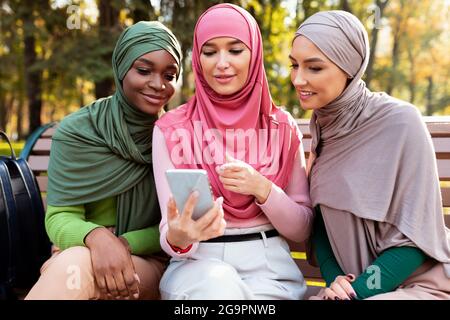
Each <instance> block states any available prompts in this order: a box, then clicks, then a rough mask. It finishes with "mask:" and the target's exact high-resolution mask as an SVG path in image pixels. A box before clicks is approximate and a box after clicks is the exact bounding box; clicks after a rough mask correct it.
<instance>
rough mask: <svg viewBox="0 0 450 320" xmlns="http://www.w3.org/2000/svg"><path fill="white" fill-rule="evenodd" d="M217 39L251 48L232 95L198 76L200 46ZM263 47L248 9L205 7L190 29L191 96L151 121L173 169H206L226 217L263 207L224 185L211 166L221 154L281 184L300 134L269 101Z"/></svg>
mask: <svg viewBox="0 0 450 320" xmlns="http://www.w3.org/2000/svg"><path fill="white" fill-rule="evenodd" d="M217 37H232V38H235V39H238V40H240V41H242V42H243V43H244V44H245V45H246V46H247V47H248V48H249V49H250V51H251V61H250V67H249V73H248V78H247V81H246V83H245V85H244V87H243V88H242V89H241V90H239V91H238V92H236V93H234V94H232V95H227V96H222V95H220V94H218V93H216V92H215V91H214V90H213V89H211V88H210V87H209V85H208V84H207V82H206V81H205V79H204V77H203V74H202V67H201V65H200V54H201V48H202V46H203V45H204V44H205V43H206V42H207V41H209V40H210V39H213V38H217ZM262 46H263V44H262V39H261V32H260V31H259V27H258V25H257V23H256V21H255V19H254V18H253V17H252V16H251V15H250V14H249V13H248V12H247V11H245V10H244V9H242V8H240V7H238V6H235V5H231V4H219V5H216V6H213V7H211V8H209V9H208V10H207V11H205V12H204V13H203V14H202V16H200V18H199V19H198V21H197V25H196V27H195V32H194V44H193V49H192V68H193V70H194V74H195V85H196V91H195V95H194V96H193V97H192V98H191V99H190V100H189V101H188V102H187V103H186V104H184V105H182V106H180V107H178V108H177V109H175V110H172V111H170V112H168V113H166V114H165V115H164V116H163V117H162V118H161V119H160V120H158V121H157V122H156V125H157V126H158V127H159V128H160V129H161V131H162V132H163V134H164V137H165V139H166V144H167V147H168V151H169V154H170V157H171V160H172V162H173V163H174V166H175V167H176V168H184V169H187V168H192V169H205V170H206V171H207V172H208V176H209V180H210V182H211V187H212V191H213V194H214V195H215V196H216V197H219V196H222V197H223V198H224V202H223V208H224V211H225V219H227V221H240V220H241V219H250V218H255V217H257V216H258V215H260V214H262V211H261V209H260V208H259V207H258V206H257V205H256V203H255V199H254V197H253V196H247V195H242V194H238V193H235V192H231V191H228V190H225V189H224V188H223V185H222V183H221V182H220V180H219V177H218V174H217V173H216V171H215V168H216V166H218V165H221V164H223V163H224V162H225V152H226V153H228V154H229V155H231V156H232V157H234V158H237V159H239V160H242V161H245V162H247V163H249V164H250V165H252V167H254V168H255V169H256V170H258V171H259V172H260V173H262V174H263V175H264V176H266V177H267V178H268V179H270V180H271V181H272V182H274V183H275V184H276V185H278V186H279V187H281V188H284V187H286V185H287V183H288V180H289V173H290V172H291V169H292V166H293V162H294V158H295V154H296V152H297V150H298V147H299V144H300V139H301V133H300V131H299V130H298V128H297V125H296V123H295V120H294V119H293V118H292V116H290V115H289V114H288V113H287V112H284V111H282V110H281V109H280V108H278V107H277V106H275V105H274V103H273V102H272V98H271V96H270V92H269V88H268V84H267V78H266V73H265V70H264V64H263V48H262ZM245 132H247V133H251V132H254V133H256V134H255V135H251V134H248V135H246V134H243V133H245ZM230 133H231V134H230ZM229 134H230V135H229ZM252 159H253V160H252Z"/></svg>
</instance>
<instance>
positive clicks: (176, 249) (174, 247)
mask: <svg viewBox="0 0 450 320" xmlns="http://www.w3.org/2000/svg"><path fill="white" fill-rule="evenodd" d="M166 241H167V243H168V244H169V246H170V247H171V248H172V250H173V251H174V252H176V253H178V254H181V253H186V252H188V251H189V250H191V248H192V243H191V244H189V245H187V246H182V247H179V246H177V245H175V244H172V243H171V242H170V241H169V239H168V238H167V237H166Z"/></svg>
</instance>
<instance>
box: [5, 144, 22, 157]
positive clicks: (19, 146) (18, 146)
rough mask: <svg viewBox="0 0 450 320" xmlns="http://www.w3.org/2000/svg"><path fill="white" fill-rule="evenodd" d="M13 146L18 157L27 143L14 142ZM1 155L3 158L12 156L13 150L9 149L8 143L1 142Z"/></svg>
mask: <svg viewBox="0 0 450 320" xmlns="http://www.w3.org/2000/svg"><path fill="white" fill-rule="evenodd" d="M11 145H12V147H13V149H14V152H15V153H16V157H18V156H19V154H20V152H21V151H22V149H23V147H24V145H25V141H20V142H12V143H11ZM0 155H1V156H9V155H11V149H10V148H9V144H7V143H6V142H0Z"/></svg>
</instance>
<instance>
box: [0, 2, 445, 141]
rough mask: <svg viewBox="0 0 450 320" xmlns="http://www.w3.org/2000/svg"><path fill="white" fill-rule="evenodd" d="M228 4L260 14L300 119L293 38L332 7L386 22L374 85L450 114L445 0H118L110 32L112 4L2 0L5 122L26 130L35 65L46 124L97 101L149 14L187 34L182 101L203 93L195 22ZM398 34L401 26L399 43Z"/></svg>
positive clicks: (282, 97) (274, 77)
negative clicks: (196, 78) (195, 72)
mask: <svg viewBox="0 0 450 320" xmlns="http://www.w3.org/2000/svg"><path fill="white" fill-rule="evenodd" d="M219 2H233V3H236V4H238V5H241V6H243V7H244V8H246V9H247V10H248V11H249V12H250V13H251V14H252V15H253V16H254V17H255V19H256V20H257V22H258V24H259V27H260V29H261V33H262V36H263V41H264V63H265V67H266V72H267V77H268V81H269V86H270V90H271V94H272V97H273V99H274V101H275V103H276V104H278V105H282V106H285V107H286V109H287V110H289V111H290V112H292V113H293V114H294V116H296V117H302V116H304V117H308V116H309V115H310V113H304V111H303V110H302V109H301V108H300V107H299V102H298V99H297V96H296V94H295V90H294V89H293V86H292V84H291V82H290V66H289V64H290V63H289V59H288V55H289V51H290V47H291V42H292V38H293V36H294V33H295V31H296V29H297V27H298V26H299V25H300V24H301V22H303V21H304V20H305V19H306V18H307V17H309V16H310V15H312V14H314V13H315V12H318V11H320V10H330V9H345V10H350V11H351V12H352V13H354V14H355V15H356V16H357V17H358V18H359V19H360V20H361V21H362V22H363V24H364V25H365V26H366V28H367V31H368V33H369V36H370V38H371V40H372V35H373V34H374V31H375V29H374V28H375V27H378V28H379V29H378V43H377V48H376V55H375V59H374V64H373V77H372V81H371V82H370V88H371V89H372V90H377V91H385V90H387V89H388V87H389V86H392V92H391V93H392V95H394V96H396V97H399V98H401V99H405V100H408V101H411V102H413V103H414V104H416V105H417V106H418V107H419V108H420V109H421V110H422V111H423V112H431V113H435V114H448V113H450V111H449V110H450V102H449V100H450V92H449V86H448V78H449V76H450V58H449V57H448V51H449V48H450V41H449V40H448V32H449V30H448V23H447V25H446V24H445V22H446V21H447V22H448V17H449V7H450V6H449V4H448V3H447V2H445V1H439V0H423V1H419V0H413V1H406V0H358V1H356V0H347V1H345V0H302V1H301V0H298V1H293V0H281V1H276V0H233V1H207V0H152V1H146V0H126V1H124V0H114V1H113V2H110V4H111V6H112V8H114V9H115V10H118V11H119V15H118V16H119V18H118V20H117V19H116V20H113V21H110V23H112V24H114V25H116V27H113V28H108V29H105V28H100V23H99V18H98V16H99V13H102V12H98V10H105V7H104V4H105V1H103V0H97V1H96V2H94V4H96V6H95V5H94V7H90V6H89V3H92V2H88V1H84V0H76V1H56V0H38V1H31V0H27V1H19V0H0V127H2V128H5V127H6V128H8V130H9V131H10V132H9V134H10V135H11V134H12V133H13V132H16V131H18V127H19V125H20V123H19V122H20V121H22V122H23V123H22V124H21V126H26V125H27V123H26V121H25V120H24V119H23V118H25V117H24V114H25V113H24V112H26V111H27V109H26V108H25V107H26V105H27V95H26V92H27V88H26V81H25V71H30V70H34V71H38V72H39V73H40V74H41V75H42V84H41V86H42V100H43V111H42V114H41V118H42V122H49V121H51V120H58V119H61V118H62V117H63V116H64V115H65V114H67V113H69V112H71V111H73V110H75V109H76V108H78V107H80V106H82V105H84V104H86V103H89V102H90V101H92V100H93V99H94V97H93V92H94V86H95V83H98V82H100V81H103V80H105V79H106V80H107V79H112V70H111V64H110V56H111V53H112V51H113V48H114V45H115V42H116V39H117V37H118V36H119V34H120V32H121V30H122V29H123V28H124V27H126V26H127V25H130V24H132V23H133V22H136V21H138V20H142V19H144V20H145V19H158V20H160V21H162V22H163V23H165V24H166V25H167V26H168V27H170V28H171V29H172V30H173V31H174V33H175V34H176V36H177V37H178V39H179V40H180V42H181V45H182V49H183V53H184V60H183V69H184V73H183V78H182V87H181V89H180V90H179V92H180V95H179V96H178V98H177V99H175V101H176V102H175V103H177V104H180V103H183V102H185V101H186V100H187V98H188V97H189V96H190V95H192V93H193V92H194V84H193V77H192V70H191V60H190V50H191V48H192V38H193V31H194V26H195V23H196V20H197V18H198V17H199V16H200V14H201V13H202V12H203V11H204V10H206V9H207V8H208V7H210V6H212V5H214V4H216V3H219ZM374 3H378V4H380V3H385V4H386V6H385V9H384V11H383V16H382V17H381V21H378V22H379V25H378V26H375V25H374V22H376V21H375V19H376V18H377V16H376V14H377V11H376V10H377V9H376V7H374V5H373V4H374ZM69 4H74V5H77V6H78V8H79V9H80V10H79V11H78V12H77V15H78V16H77V17H78V18H79V21H80V28H79V29H69V28H68V27H67V21H68V18H69V17H70V15H71V13H70V12H68V11H67V10H68V6H69ZM100 4H103V5H102V6H101V5H100ZM96 10H97V11H96ZM30 16H31V17H32V19H31V20H32V21H34V24H31V25H30V24H27V25H25V24H24V21H25V19H24V17H30ZM103 16H104V17H105V12H103ZM106 18H108V15H107V14H106ZM111 19H113V18H112V16H111V17H110V20H111ZM396 30H398V31H399V32H398V37H397V38H396V40H395V39H394V34H395V32H396ZM30 34H32V35H34V37H35V40H36V42H35V51H36V53H37V61H36V62H35V63H34V64H32V65H27V64H25V62H24V61H25V59H24V58H25V55H24V39H25V36H26V35H30ZM446 35H447V36H446ZM394 40H395V41H397V44H398V48H399V49H398V50H397V53H394V52H393V50H392V46H393V43H394ZM372 50H373V48H372ZM395 61H398V63H395ZM19 110H22V111H19ZM21 115H22V117H21ZM16 122H17V124H16ZM25 131H26V130H25Z"/></svg>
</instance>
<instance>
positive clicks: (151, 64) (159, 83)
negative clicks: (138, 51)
mask: <svg viewBox="0 0 450 320" xmlns="http://www.w3.org/2000/svg"><path fill="white" fill-rule="evenodd" d="M177 73H178V65H177V63H176V61H175V59H174V58H173V57H172V55H170V54H169V53H168V52H167V51H166V50H158V51H152V52H149V53H146V54H144V55H142V56H140V57H139V58H137V59H136V61H134V63H133V65H132V66H131V68H130V70H128V72H127V74H126V75H125V78H124V79H123V82H122V87H123V92H124V93H125V96H126V98H127V100H128V102H130V103H131V104H132V105H133V106H134V107H135V108H137V109H138V110H140V111H142V112H144V113H146V114H149V115H156V114H158V113H159V111H161V109H162V108H163V107H164V105H166V104H167V103H168V102H169V100H170V98H172V96H173V94H174V93H175V84H176V76H177Z"/></svg>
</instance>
